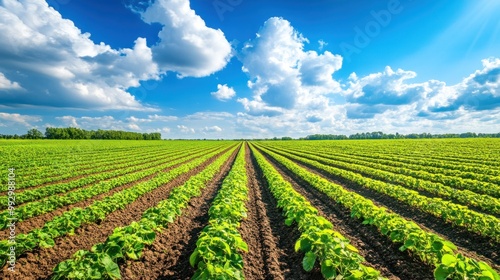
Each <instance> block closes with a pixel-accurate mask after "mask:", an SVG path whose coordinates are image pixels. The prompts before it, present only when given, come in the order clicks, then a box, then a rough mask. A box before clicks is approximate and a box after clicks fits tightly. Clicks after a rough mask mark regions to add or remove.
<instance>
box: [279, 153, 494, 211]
mask: <svg viewBox="0 0 500 280" xmlns="http://www.w3.org/2000/svg"><path fill="white" fill-rule="evenodd" d="M279 150H280V151H282V152H288V153H289V154H294V155H297V156H301V157H304V158H308V159H312V160H315V161H317V162H320V163H323V164H326V165H329V166H335V167H338V168H342V169H346V170H350V171H353V172H358V173H361V174H362V175H366V176H369V177H371V178H373V179H378V180H382V181H385V182H389V183H393V184H398V185H401V186H404V187H407V188H410V189H414V190H420V191H426V192H429V193H431V194H433V195H437V196H440V197H442V198H445V199H452V200H456V201H458V202H460V203H461V204H462V205H469V206H474V207H477V208H478V209H481V210H483V211H484V212H486V213H489V214H500V200H499V199H497V198H495V197H491V196H488V195H482V194H478V193H475V192H472V191H470V190H459V189H455V188H453V187H449V186H447V185H443V184H441V183H434V182H431V181H429V178H430V177H433V176H436V175H433V174H430V173H427V172H425V173H424V172H408V170H407V169H404V168H390V167H387V166H385V165H381V164H371V163H369V162H364V161H361V160H354V159H352V160H351V159H341V160H342V161H340V160H339V159H338V158H337V157H336V156H332V155H325V156H318V153H312V152H309V151H307V152H298V151H289V150H288V151H286V150H283V149H279ZM332 159H335V160H332ZM384 170H390V171H384ZM399 172H400V173H402V174H399ZM408 173H409V174H411V175H413V176H406V175H404V174H408ZM424 175H425V176H424ZM417 176H418V177H420V178H424V179H418V177H417ZM415 177H417V178H415ZM457 179H458V180H461V179H460V178H457ZM495 187H496V186H495ZM474 188H477V189H478V190H480V191H481V192H490V193H493V192H495V194H497V193H498V194H497V195H498V196H500V187H496V189H494V188H487V187H484V186H482V185H481V184H477V185H474Z"/></svg>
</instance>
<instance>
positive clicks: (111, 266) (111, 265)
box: [101, 255, 122, 279]
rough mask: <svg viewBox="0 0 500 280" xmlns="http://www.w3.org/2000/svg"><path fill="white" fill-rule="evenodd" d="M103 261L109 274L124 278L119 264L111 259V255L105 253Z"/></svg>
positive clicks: (115, 277) (112, 277) (114, 277)
mask: <svg viewBox="0 0 500 280" xmlns="http://www.w3.org/2000/svg"><path fill="white" fill-rule="evenodd" d="M101 262H102V264H103V265H104V269H106V273H107V274H108V276H109V277H110V278H111V279H121V278H122V276H121V274H120V268H119V267H118V264H116V263H115V262H114V261H113V260H112V259H111V257H110V256H108V255H104V256H103V258H102V260H101Z"/></svg>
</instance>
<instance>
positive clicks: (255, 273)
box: [240, 145, 285, 280]
mask: <svg viewBox="0 0 500 280" xmlns="http://www.w3.org/2000/svg"><path fill="white" fill-rule="evenodd" d="M245 149H246V159H245V161H246V170H247V177H248V194H249V198H248V201H247V203H246V208H247V218H246V219H244V220H243V221H242V223H241V227H240V233H241V235H242V237H243V239H244V240H245V242H246V243H247V244H248V253H245V254H243V262H244V264H245V266H244V273H245V277H246V278H247V279H253V280H264V279H285V278H284V277H283V272H282V271H281V268H280V263H279V250H278V249H277V243H278V241H277V237H275V236H273V232H272V229H271V222H270V218H269V216H268V211H267V209H266V206H265V204H264V202H263V200H262V192H261V191H262V183H261V182H262V180H263V178H262V177H261V176H259V175H258V174H257V171H256V167H255V166H254V164H253V162H252V157H251V155H250V149H249V148H248V145H245Z"/></svg>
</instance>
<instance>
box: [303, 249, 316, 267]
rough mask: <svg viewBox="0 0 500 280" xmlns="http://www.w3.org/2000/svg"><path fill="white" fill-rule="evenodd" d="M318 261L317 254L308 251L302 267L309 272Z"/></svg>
mask: <svg viewBox="0 0 500 280" xmlns="http://www.w3.org/2000/svg"><path fill="white" fill-rule="evenodd" d="M315 263H316V254H314V253H313V252H311V251H309V252H307V253H306V255H305V256H304V259H303V260H302V267H303V268H304V270H305V271H307V272H309V271H311V270H312V269H313V268H314V264H315Z"/></svg>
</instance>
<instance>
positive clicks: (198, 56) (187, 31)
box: [130, 0, 232, 77]
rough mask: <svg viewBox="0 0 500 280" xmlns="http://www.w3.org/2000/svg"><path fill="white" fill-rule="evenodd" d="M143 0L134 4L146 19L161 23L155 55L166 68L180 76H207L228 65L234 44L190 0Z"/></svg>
mask: <svg viewBox="0 0 500 280" xmlns="http://www.w3.org/2000/svg"><path fill="white" fill-rule="evenodd" d="M151 2H153V1H146V2H144V1H142V2H139V3H136V4H134V5H132V6H130V8H131V9H132V10H134V11H136V12H137V13H139V14H140V15H141V17H142V19H143V20H144V21H145V22H146V23H160V24H162V25H163V29H162V30H161V31H160V33H159V34H158V37H159V38H160V42H159V43H158V44H157V45H155V46H153V47H152V50H153V57H154V60H155V62H157V63H158V64H159V66H160V68H161V69H162V70H164V71H175V72H177V73H179V76H181V77H186V76H192V77H203V76H208V75H210V74H212V73H214V72H217V71H219V70H221V69H222V68H224V67H225V66H226V64H227V63H228V62H229V59H230V58H231V55H232V54H231V53H232V48H231V44H230V43H229V42H228V41H227V39H226V37H225V36H224V33H223V32H222V31H221V30H220V29H213V28H210V27H207V26H206V24H205V21H204V20H203V19H202V18H201V17H200V16H198V15H197V14H196V13H195V11H194V10H192V9H191V7H190V3H189V0H156V1H154V2H153V3H151Z"/></svg>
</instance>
